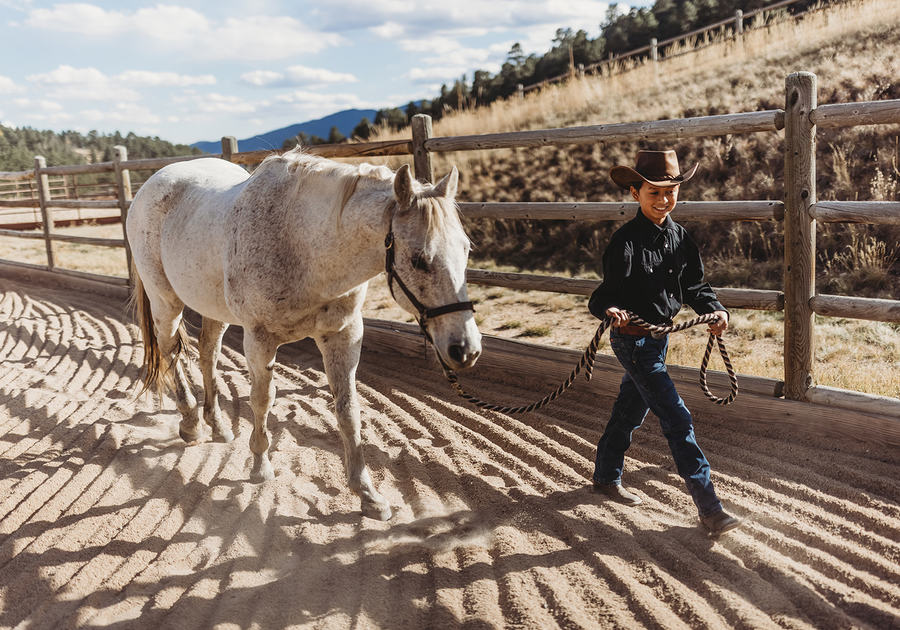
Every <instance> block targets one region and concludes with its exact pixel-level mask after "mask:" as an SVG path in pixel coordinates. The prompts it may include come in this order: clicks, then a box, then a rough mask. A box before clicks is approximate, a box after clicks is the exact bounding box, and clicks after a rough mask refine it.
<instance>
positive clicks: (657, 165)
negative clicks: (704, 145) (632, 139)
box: [609, 150, 699, 188]
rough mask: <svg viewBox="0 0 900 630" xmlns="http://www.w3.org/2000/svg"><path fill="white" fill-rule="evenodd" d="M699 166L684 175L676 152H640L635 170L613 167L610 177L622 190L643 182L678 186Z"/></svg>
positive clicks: (628, 167)
mask: <svg viewBox="0 0 900 630" xmlns="http://www.w3.org/2000/svg"><path fill="white" fill-rule="evenodd" d="M697 166H699V165H698V164H694V166H693V168H690V169H688V170H687V171H685V172H683V173H682V172H681V170H680V169H679V168H678V156H677V155H675V151H671V150H670V151H638V154H637V159H636V161H635V165H634V168H631V167H630V166H613V167H612V168H611V169H610V171H609V176H610V177H611V178H612V180H613V181H614V182H615V183H616V184H618V185H619V186H621V187H622V188H630V187H631V186H637V185H638V184H640V183H641V182H642V181H645V182H647V183H648V184H652V185H653V186H677V185H678V184H683V183H684V182H686V181H687V180H689V179H690V178H691V177H693V176H694V173H696V172H697Z"/></svg>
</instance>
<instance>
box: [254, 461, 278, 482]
mask: <svg viewBox="0 0 900 630" xmlns="http://www.w3.org/2000/svg"><path fill="white" fill-rule="evenodd" d="M274 478H275V470H274V469H273V468H272V462H270V461H269V458H265V459H262V458H260V459H257V460H256V461H254V462H253V470H251V471H250V482H251V483H265V482H266V481H271V480H272V479H274Z"/></svg>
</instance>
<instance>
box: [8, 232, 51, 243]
mask: <svg viewBox="0 0 900 630" xmlns="http://www.w3.org/2000/svg"><path fill="white" fill-rule="evenodd" d="M0 236H12V237H13V238H29V239H34V240H39V241H43V240H44V238H45V237H44V234H43V232H41V233H38V232H25V231H24V230H0Z"/></svg>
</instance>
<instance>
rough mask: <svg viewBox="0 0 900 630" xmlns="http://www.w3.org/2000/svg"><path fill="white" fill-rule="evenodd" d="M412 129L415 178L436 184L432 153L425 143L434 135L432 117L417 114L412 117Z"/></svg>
mask: <svg viewBox="0 0 900 630" xmlns="http://www.w3.org/2000/svg"><path fill="white" fill-rule="evenodd" d="M410 127H411V129H412V150H413V173H414V175H413V177H415V178H416V179H417V180H419V181H420V182H432V183H434V165H433V164H432V163H431V153H429V152H428V151H427V150H426V149H425V142H426V141H427V140H428V139H429V138H431V137H432V136H433V135H434V133H433V131H432V127H431V116H428V115H426V114H416V115H415V116H413V117H412V123H411V124H410Z"/></svg>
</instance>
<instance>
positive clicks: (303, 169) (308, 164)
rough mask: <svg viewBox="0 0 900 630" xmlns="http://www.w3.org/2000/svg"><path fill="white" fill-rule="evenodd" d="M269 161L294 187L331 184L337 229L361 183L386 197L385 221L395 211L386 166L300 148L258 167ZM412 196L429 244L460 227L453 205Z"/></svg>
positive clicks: (425, 193) (427, 194) (422, 193)
mask: <svg viewBox="0 0 900 630" xmlns="http://www.w3.org/2000/svg"><path fill="white" fill-rule="evenodd" d="M269 161H282V162H287V165H288V166H287V168H288V171H289V172H291V173H293V174H294V176H295V177H297V178H298V184H300V185H302V183H303V182H304V181H308V180H310V179H314V178H322V179H327V180H328V181H330V182H333V183H334V184H335V189H336V193H337V197H338V198H339V199H340V203H339V204H336V205H335V209H336V214H337V216H336V220H337V224H338V226H340V221H341V217H342V216H343V213H344V208H345V206H346V205H347V203H348V202H349V201H350V198H351V197H352V196H353V194H354V193H355V192H356V191H357V189H358V187H359V186H360V184H361V183H362V184H363V185H365V184H374V185H375V186H376V187H379V188H383V191H384V192H385V194H386V205H385V214H386V215H387V216H386V218H389V217H390V215H391V214H392V213H394V212H396V209H397V203H396V200H395V199H394V195H393V179H394V171H392V170H391V169H390V168H388V167H387V166H379V165H374V164H368V163H362V164H358V165H353V164H345V163H343V162H336V161H335V160H330V159H328V158H324V157H321V156H318V155H313V154H311V153H307V152H306V151H305V150H304V148H303V147H302V146H301V145H299V144H298V145H297V146H296V147H295V148H293V149H291V150H289V151H286V152H285V153H282V154H281V155H277V154H276V155H270V156H269V157H267V158H265V159H264V160H263V162H262V164H260V167H262V166H263V165H264V164H266V163H267V162H269ZM379 184H380V186H379ZM416 196H417V197H418V198H419V200H420V205H421V207H422V208H423V210H424V216H425V221H426V240H427V241H432V240H433V239H434V238H435V237H439V236H441V235H443V234H444V233H445V232H446V231H447V230H448V229H449V228H451V227H452V226H454V225H456V226H460V229H462V221H461V219H460V215H459V207H458V206H457V205H456V203H455V202H454V203H452V204H448V203H440V202H439V200H438V198H437V195H436V194H435V193H433V192H432V191H431V190H417V191H416Z"/></svg>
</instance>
